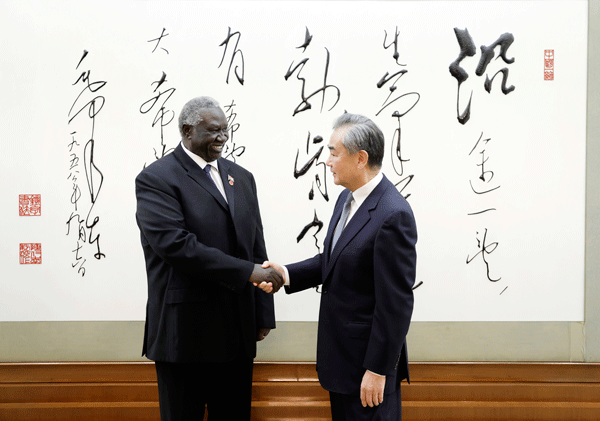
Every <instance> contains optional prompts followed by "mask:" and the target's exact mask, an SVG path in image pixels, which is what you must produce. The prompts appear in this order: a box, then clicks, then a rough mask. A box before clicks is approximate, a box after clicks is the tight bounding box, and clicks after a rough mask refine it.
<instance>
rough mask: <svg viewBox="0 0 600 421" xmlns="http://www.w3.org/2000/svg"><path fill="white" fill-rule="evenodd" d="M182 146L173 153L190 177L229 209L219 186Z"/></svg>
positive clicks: (224, 207)
mask: <svg viewBox="0 0 600 421" xmlns="http://www.w3.org/2000/svg"><path fill="white" fill-rule="evenodd" d="M182 148H183V146H181V144H179V145H178V146H177V147H176V148H175V150H174V151H173V154H174V155H175V157H176V158H177V160H178V161H179V162H180V163H181V165H182V166H183V167H184V168H185V169H186V171H187V174H188V177H190V178H191V179H192V180H194V181H195V182H196V183H197V184H198V185H199V186H200V187H202V188H203V189H204V190H206V191H207V192H209V193H210V194H211V195H212V196H213V197H214V198H215V200H216V201H217V202H218V203H219V205H221V206H222V207H223V209H225V210H228V206H227V202H226V201H225V199H224V198H223V195H222V194H221V192H219V190H218V189H217V186H215V183H213V182H212V181H210V180H209V179H208V177H206V174H205V173H204V171H203V170H202V168H200V166H198V164H196V163H195V162H194V161H193V160H192V158H190V157H189V156H187V154H186V153H185V151H184V150H183V149H182ZM220 164H221V163H220V162H219V165H220Z"/></svg>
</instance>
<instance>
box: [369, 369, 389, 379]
mask: <svg viewBox="0 0 600 421" xmlns="http://www.w3.org/2000/svg"><path fill="white" fill-rule="evenodd" d="M367 371H368V372H369V373H371V374H375V375H376V376H379V377H385V374H377V373H374V372H372V371H371V370H367Z"/></svg>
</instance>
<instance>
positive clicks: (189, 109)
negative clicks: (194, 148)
mask: <svg viewBox="0 0 600 421" xmlns="http://www.w3.org/2000/svg"><path fill="white" fill-rule="evenodd" d="M220 107H221V106H220V105H219V103H218V102H217V101H215V100H214V99H212V98H211V97H209V96H199V97H197V98H194V99H191V100H189V101H188V102H187V103H186V104H185V105H184V106H183V109H182V110H181V113H180V114H179V133H181V136H183V126H184V125H185V126H195V125H197V124H198V123H200V122H201V121H202V116H201V115H200V112H201V111H202V110H203V109H205V108H220Z"/></svg>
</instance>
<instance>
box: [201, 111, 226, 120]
mask: <svg viewBox="0 0 600 421" xmlns="http://www.w3.org/2000/svg"><path fill="white" fill-rule="evenodd" d="M200 116H201V117H202V121H205V122H207V123H208V122H218V121H219V120H223V119H225V118H226V117H225V113H224V112H223V110H221V109H220V108H203V109H202V110H200Z"/></svg>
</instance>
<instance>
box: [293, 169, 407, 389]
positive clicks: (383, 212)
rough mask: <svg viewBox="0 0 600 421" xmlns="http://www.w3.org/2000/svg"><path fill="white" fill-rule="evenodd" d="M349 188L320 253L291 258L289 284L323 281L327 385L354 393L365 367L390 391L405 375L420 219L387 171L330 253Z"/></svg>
mask: <svg viewBox="0 0 600 421" xmlns="http://www.w3.org/2000/svg"><path fill="white" fill-rule="evenodd" d="M348 193H349V191H348V190H344V191H343V192H342V193H341V194H340V196H339V197H338V200H337V203H336V205H335V209H334V211H333V216H332V217H331V221H330V222H329V229H328V232H327V236H326V237H325V244H324V251H323V253H321V254H318V255H316V256H315V257H313V258H311V259H308V260H305V261H303V262H300V263H295V264H292V265H289V266H287V268H288V271H289V275H290V286H289V287H286V292H288V293H293V292H297V291H301V290H304V289H307V288H310V287H314V286H317V285H319V284H323V286H322V294H321V307H320V313H319V329H318V340H317V370H318V373H319V380H320V382H321V385H322V386H323V387H324V388H325V389H326V390H329V391H330V392H336V393H344V394H348V395H357V394H359V393H360V384H361V381H362V378H363V375H364V373H365V370H371V371H373V372H374V373H378V374H385V375H386V376H387V379H386V386H385V393H390V392H392V391H394V390H396V389H397V387H398V386H399V383H400V381H402V379H404V378H408V358H407V352H406V334H407V332H408V327H409V324H410V318H411V315H412V309H413V292H412V286H413V284H414V281H415V267H416V252H415V244H416V241H417V230H416V225H415V221H414V217H413V213H412V210H411V209H410V206H409V205H408V203H407V202H406V200H405V199H404V197H402V195H401V194H400V193H399V192H398V190H397V189H396V188H395V186H394V185H393V184H392V183H391V182H390V181H389V180H388V179H387V178H386V177H385V176H384V177H383V180H382V181H381V182H380V183H379V184H378V185H377V187H376V188H375V189H374V190H373V191H372V192H371V194H370V195H369V196H368V197H367V198H366V199H365V201H364V202H363V203H362V205H361V206H360V208H358V210H357V211H356V213H355V214H354V216H353V217H352V219H350V221H349V222H348V224H347V225H346V228H345V229H344V231H343V232H342V235H341V236H340V238H339V240H338V243H337V244H336V247H335V249H334V250H333V253H332V254H331V256H330V257H328V256H329V254H330V253H329V252H330V248H331V239H332V236H333V231H334V229H335V226H336V225H337V222H338V220H339V219H340V215H341V213H342V208H343V205H344V202H345V200H346V196H347V195H348Z"/></svg>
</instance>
